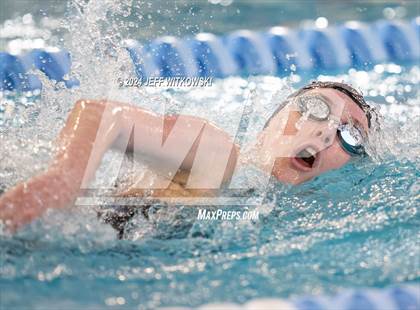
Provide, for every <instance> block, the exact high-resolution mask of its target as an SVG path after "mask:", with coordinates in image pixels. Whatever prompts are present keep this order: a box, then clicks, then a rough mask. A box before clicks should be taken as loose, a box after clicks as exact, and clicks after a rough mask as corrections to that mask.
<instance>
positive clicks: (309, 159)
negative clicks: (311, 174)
mask: <svg viewBox="0 0 420 310" xmlns="http://www.w3.org/2000/svg"><path fill="white" fill-rule="evenodd" d="M317 154H318V152H317V150H315V149H314V148H313V147H310V146H309V147H306V148H304V149H302V150H301V151H300V152H298V153H297V154H296V156H295V157H293V158H292V163H293V164H294V166H295V167H296V168H298V169H299V170H303V171H309V170H311V169H312V168H314V167H315V164H316V162H317Z"/></svg>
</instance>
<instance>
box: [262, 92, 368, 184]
mask: <svg viewBox="0 0 420 310" xmlns="http://www.w3.org/2000/svg"><path fill="white" fill-rule="evenodd" d="M299 96H306V97H307V98H308V96H309V97H310V96H315V97H318V98H322V100H323V101H324V102H326V103H327V104H328V106H329V109H330V117H329V119H328V120H323V121H316V120H313V119H311V118H308V117H305V116H302V113H301V111H300V110H299V109H298V107H297V104H293V103H292V104H287V105H286V106H285V107H284V108H283V109H282V110H280V111H279V112H278V113H277V115H275V116H274V117H273V118H272V119H271V121H270V122H269V124H268V126H267V127H266V128H265V130H264V131H263V133H262V136H261V140H260V144H259V147H260V149H261V152H260V154H261V160H262V162H263V163H264V161H265V162H270V161H271V162H272V160H273V158H275V162H274V167H273V169H272V174H273V175H274V176H276V177H277V178H278V179H279V180H280V181H282V182H286V183H292V184H299V183H302V182H305V181H307V180H310V179H312V178H314V177H316V176H318V175H320V174H322V173H324V172H327V171H329V170H333V169H338V168H340V167H342V166H343V165H345V164H346V163H347V162H348V161H349V160H350V158H351V156H350V155H349V154H348V153H347V152H346V151H345V150H344V149H343V147H342V146H341V144H340V142H339V138H338V136H337V126H338V125H339V124H347V123H350V124H353V125H356V126H358V127H359V128H360V129H362V130H363V131H364V132H366V133H367V132H368V121H367V118H366V115H365V113H364V112H363V111H362V109H361V108H360V107H359V106H358V105H357V104H356V103H355V102H354V101H353V100H352V99H351V98H350V97H348V96H347V95H345V94H343V93H342V92H340V91H338V90H335V89H331V88H318V89H313V90H309V91H307V92H305V93H304V94H301V95H299Z"/></svg>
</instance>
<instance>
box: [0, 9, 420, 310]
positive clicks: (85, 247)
mask: <svg viewBox="0 0 420 310" xmlns="http://www.w3.org/2000/svg"><path fill="white" fill-rule="evenodd" d="M98 10H99V11H98ZM100 13H101V11H100V8H99V7H96V8H95V10H92V11H90V12H87V13H86V14H87V18H86V19H84V20H83V19H82V20H81V19H75V21H74V22H73V23H72V22H71V21H70V22H69V23H68V25H67V26H66V27H68V29H69V30H70V33H74V36H73V37H72V40H71V42H70V43H69V46H68V48H69V49H70V50H72V51H73V57H74V58H73V66H74V69H73V70H74V71H73V72H72V75H73V76H75V77H77V78H78V79H79V80H80V81H81V86H80V87H78V88H74V89H66V88H65V87H63V85H61V84H60V83H58V84H56V83H54V82H52V81H49V80H48V79H46V78H45V77H43V76H42V75H40V74H39V77H40V79H41V80H42V82H43V86H44V87H43V89H42V91H41V92H40V93H34V92H31V93H21V94H16V93H10V92H3V93H0V95H1V98H0V99H1V102H0V139H1V141H2V143H1V144H0V186H1V188H0V191H5V190H7V189H8V188H10V187H11V186H13V185H14V184H16V183H17V182H19V181H22V180H25V179H26V178H28V177H30V176H31V175H34V174H35V173H37V172H40V171H42V170H43V169H45V168H46V167H47V165H48V161H49V160H50V158H51V156H52V153H53V144H52V143H51V141H52V140H53V139H54V138H55V137H56V135H57V133H58V132H59V130H60V128H61V127H62V126H63V124H64V121H65V119H66V116H67V114H68V111H69V110H70V109H71V107H72V105H73V104H74V102H75V100H77V99H79V98H86V97H87V98H97V97H98V96H100V97H102V98H103V97H107V98H109V99H114V100H120V101H125V102H131V103H133V104H135V105H138V106H142V107H146V108H149V109H152V110H155V111H160V112H161V111H162V108H163V107H164V105H166V108H167V110H169V111H175V112H176V111H180V110H182V111H183V112H185V113H191V114H194V115H198V116H203V117H206V118H207V119H209V120H210V121H212V122H215V123H216V124H217V125H219V126H220V127H222V128H223V129H224V130H226V131H227V132H229V133H231V134H234V128H233V126H232V124H233V123H234V122H233V120H234V118H235V117H236V116H237V114H238V111H241V108H242V107H243V104H244V102H250V103H251V106H252V107H253V109H254V110H255V111H256V112H257V113H255V114H253V119H252V122H251V124H252V127H251V131H250V133H249V135H250V136H249V137H247V138H248V139H251V138H252V135H253V134H256V133H257V132H258V128H260V127H261V126H262V124H264V121H265V120H266V118H267V117H268V116H269V115H270V112H271V111H273V110H274V109H275V108H276V106H277V104H278V103H279V102H280V101H281V100H282V99H284V98H285V97H286V96H287V95H288V94H290V93H291V92H292V91H293V90H294V89H296V88H298V87H299V86H300V85H302V84H303V83H305V82H308V80H307V78H306V77H304V76H303V75H300V73H299V72H296V73H294V74H292V75H291V76H289V77H284V78H279V77H270V76H259V77H249V78H242V77H231V78H226V79H223V80H216V81H215V83H214V85H213V86H212V87H208V88H200V89H178V90H165V89H129V88H127V89H119V88H118V87H117V85H116V82H115V81H116V77H119V76H130V75H131V76H133V74H134V73H133V68H132V66H131V61H130V59H129V58H128V55H127V54H126V53H125V52H123V51H122V50H121V51H120V50H118V49H115V52H116V53H115V54H112V56H110V57H109V58H107V59H106V60H107V61H106V62H105V61H104V60H103V58H101V57H103V56H104V54H101V52H103V51H105V50H106V49H107V48H109V44H105V45H103V43H104V42H109V40H111V41H112V40H114V39H115V40H117V39H118V40H119V39H120V37H119V35H115V36H111V37H108V38H107V39H106V40H105V39H104V37H103V36H97V37H95V36H94V35H95V34H102V33H103V32H102V30H100V29H97V28H95V27H94V26H93V24H95V23H92V22H91V18H92V17H93V16H102V18H104V16H106V15H100ZM89 14H91V15H89ZM98 18H99V17H98ZM101 20H103V19H101ZM82 22H85V23H86V24H85V25H87V26H86V27H85V28H84V32H82V31H80V30H77V29H78V28H77V27H79V26H78V25H79V24H80V23H82ZM110 29H111V30H112V29H114V28H112V27H111V28H110ZM83 33H85V35H84V34H83ZM92 38H96V39H97V41H95V42H94V43H96V45H95V44H87V43H88V42H90V40H92ZM93 46H95V53H94V52H93V50H92V49H93ZM98 51H99V52H98ZM105 54H106V53H105ZM104 63H105V64H106V65H104ZM316 77H317V78H318V79H320V80H335V81H344V82H347V83H351V84H352V85H353V86H355V87H356V88H358V89H360V90H361V91H362V92H363V93H364V94H365V95H366V96H367V99H368V101H369V102H371V103H372V104H374V105H376V106H377V107H378V108H379V109H380V111H381V114H382V115H383V119H382V120H381V122H380V123H381V130H380V131H379V132H378V133H376V134H374V135H373V136H372V138H371V141H370V142H369V148H368V153H369V155H370V156H369V158H364V159H359V160H355V161H353V162H351V163H349V164H348V165H346V166H345V167H343V168H342V169H340V170H337V171H333V172H330V173H327V174H325V175H323V176H320V177H318V178H316V179H315V180H313V181H311V182H308V183H305V184H303V185H299V186H295V187H291V186H284V185H280V184H277V183H275V182H274V183H272V187H271V190H270V192H269V194H268V195H267V197H266V199H265V200H264V202H263V203H262V204H261V206H259V210H261V213H260V218H259V220H253V221H197V220H196V212H195V211H194V207H191V206H184V207H178V208H175V209H170V210H168V209H165V208H162V209H159V210H157V211H156V212H154V213H153V214H150V219H149V220H145V219H144V218H136V219H135V220H134V221H133V223H132V224H133V225H132V227H131V230H130V233H129V234H127V236H126V237H125V239H123V240H118V238H117V235H116V233H115V231H114V230H113V229H112V228H111V227H110V226H109V225H107V224H104V223H102V222H101V221H99V220H98V218H97V213H96V210H95V209H94V208H89V207H82V206H75V207H73V208H69V209H68V210H60V211H57V210H56V211H52V210H50V211H48V212H47V213H46V214H45V216H43V218H41V219H40V220H38V221H35V222H34V223H32V224H31V225H28V226H27V227H25V228H24V229H23V230H21V231H19V232H18V233H17V234H16V235H13V236H11V235H9V234H8V233H7V232H5V231H1V232H0V249H1V256H0V305H1V308H2V309H3V308H4V309H12V308H15V309H16V308H31V309H45V308H52V309H97V308H104V307H106V306H107V307H114V308H124V307H125V308H138V309H154V308H156V307H160V306H173V305H180V306H197V305H201V304H204V303H209V302H218V301H225V302H226V301H232V302H235V303H243V302H245V301H248V300H250V299H252V298H256V297H284V298H289V297H294V296H301V295H303V294H321V293H332V292H336V291H339V290H341V289H344V288H355V287H356V288H358V287H378V288H380V287H385V286H388V285H393V284H399V283H419V278H420V273H419V270H420V268H419V267H420V262H419V254H420V253H419V243H418V240H419V237H420V235H419V230H418V227H419V225H420V217H419V215H418V210H419V209H418V206H419V205H420V183H419V182H418V180H419V176H420V169H419V168H420V158H419V154H420V142H419V137H418V128H419V125H420V123H419V122H420V105H419V88H418V85H419V84H420V67H419V66H418V65H406V66H401V65H398V64H391V63H386V64H379V65H376V66H374V67H372V68H371V69H370V70H369V71H356V70H354V69H351V70H349V71H347V72H342V73H337V74H334V75H332V76H329V75H326V74H325V73H322V74H317V75H316ZM99 94H100V95H99ZM221 115H222V116H223V117H220V116H221ZM111 155H112V152H110V153H109V154H107V156H106V157H105V159H104V162H103V164H102V166H101V168H100V169H99V171H98V174H97V177H96V180H95V182H98V183H99V184H101V182H103V179H104V178H105V176H106V173H107V164H108V163H109V160H110V159H109V158H110V157H111ZM139 169H141V165H140V164H139ZM125 177H126V178H127V179H130V177H132V175H126V176H125Z"/></svg>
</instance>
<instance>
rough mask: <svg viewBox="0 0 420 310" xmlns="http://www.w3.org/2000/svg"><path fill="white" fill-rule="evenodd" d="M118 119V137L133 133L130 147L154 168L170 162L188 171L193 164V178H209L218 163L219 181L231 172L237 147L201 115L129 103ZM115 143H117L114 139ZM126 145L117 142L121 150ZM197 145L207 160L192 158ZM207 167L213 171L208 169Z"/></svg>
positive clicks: (225, 179)
mask: <svg viewBox="0 0 420 310" xmlns="http://www.w3.org/2000/svg"><path fill="white" fill-rule="evenodd" d="M121 118H122V120H123V121H122V127H121V134H120V138H121V137H124V138H123V139H120V140H121V141H127V140H128V137H130V136H131V135H133V136H131V137H132V138H133V139H132V140H131V142H130V146H131V147H132V148H133V149H134V151H135V152H136V153H140V154H141V157H142V158H143V159H146V160H147V161H148V162H149V163H150V164H151V166H152V167H153V168H155V169H157V171H159V170H160V171H161V172H164V171H165V167H167V165H172V164H173V165H174V166H177V165H180V166H179V170H181V171H184V172H187V173H189V172H190V171H191V169H192V168H193V164H194V165H195V166H194V170H193V172H194V173H195V177H198V178H200V177H205V178H207V179H209V178H210V177H211V176H212V175H213V174H212V172H213V171H214V167H215V166H220V167H222V169H225V168H226V170H225V172H226V173H225V175H224V177H223V181H227V180H228V179H229V178H230V175H231V174H232V173H233V170H234V167H235V164H236V158H237V155H238V149H239V148H238V146H237V145H235V144H234V143H233V140H232V137H231V136H230V135H229V134H227V133H226V132H225V131H223V130H222V129H220V128H218V127H217V126H215V125H214V124H212V123H210V122H209V121H207V120H205V119H203V118H200V117H196V116H191V115H167V116H162V115H158V114H155V113H153V112H151V111H147V110H143V109H141V108H137V107H133V106H126V107H125V108H124V109H123V110H122V114H121ZM133 125H134V126H133ZM115 144H116V145H118V142H117V143H115ZM126 146H127V145H124V144H123V145H119V147H122V149H124V148H125V147H126ZM199 148H200V152H201V154H205V156H206V157H207V158H208V161H206V162H203V161H197V160H196V155H197V150H198V149H199ZM226 155H227V156H228V162H226V160H227V158H226ZM177 167H178V166H177ZM211 167H213V168H211ZM211 169H213V171H209V170H211ZM167 177H170V176H167Z"/></svg>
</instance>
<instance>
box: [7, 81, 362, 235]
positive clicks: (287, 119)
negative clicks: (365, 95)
mask: <svg viewBox="0 0 420 310" xmlns="http://www.w3.org/2000/svg"><path fill="white" fill-rule="evenodd" d="M310 93H316V94H318V95H322V96H324V97H325V98H327V99H328V101H329V104H330V105H331V106H332V110H333V111H334V112H337V113H336V114H337V117H338V118H340V120H341V122H342V123H347V122H349V121H350V122H353V123H358V124H359V125H360V126H361V127H362V128H364V129H365V130H366V132H367V131H368V125H367V119H366V116H365V114H364V112H363V111H362V110H361V109H360V108H359V107H358V106H357V105H356V104H355V103H354V102H353V101H352V100H351V99H350V98H349V97H347V96H346V95H344V94H342V93H341V92H339V91H337V90H334V89H317V90H311V91H309V92H307V93H305V94H310ZM338 107H339V108H338ZM335 110H336V111H335ZM300 119H301V115H300V113H298V112H297V111H288V112H287V113H282V111H280V112H279V113H278V115H276V116H275V117H273V119H272V120H271V121H270V123H269V125H268V126H267V128H265V129H264V131H262V132H261V133H260V135H259V137H258V140H257V141H256V143H255V145H254V146H253V147H251V148H250V149H248V150H243V152H242V153H243V154H245V155H246V156H244V158H247V160H245V161H244V160H241V161H240V163H239V164H252V165H255V166H257V167H259V168H261V169H262V170H265V171H266V172H267V173H271V174H273V175H274V176H275V177H276V178H277V179H278V180H279V181H281V182H284V183H292V184H299V183H302V182H305V181H307V180H310V179H311V178H313V177H315V176H318V175H320V174H322V173H324V172H326V171H329V170H332V169H338V168H340V167H341V166H343V165H344V164H346V163H347V162H348V161H349V160H350V156H349V155H348V154H347V153H346V152H345V151H344V150H343V149H342V147H341V145H340V144H339V142H338V139H337V135H336V129H335V128H332V129H331V128H329V127H326V125H325V124H320V123H319V122H313V121H307V122H306V121H305V122H306V123H304V127H301V128H304V130H303V129H302V130H298V128H296V127H297V126H296V124H297V123H298V122H299V120H300ZM162 121H163V126H162ZM133 123H134V124H136V126H135V127H134V131H135V132H134V134H135V136H138V137H142V143H141V145H140V147H139V146H138V145H137V146H136V143H134V144H133V145H131V147H132V148H134V152H137V153H140V154H141V156H142V158H144V160H145V161H146V162H147V164H148V166H149V167H150V171H147V172H146V173H145V174H144V176H143V178H142V179H139V180H138V181H137V182H136V184H133V186H132V187H130V188H128V189H127V190H126V191H124V192H122V193H119V195H122V196H141V195H145V192H144V190H143V191H138V190H137V189H138V188H139V187H141V188H144V186H139V184H152V183H158V184H160V183H162V182H163V181H165V182H166V183H165V184H168V185H167V186H165V188H164V189H163V190H153V191H150V192H148V193H147V195H151V196H153V195H156V196H167V197H168V200H170V198H171V197H191V196H192V197H194V196H200V195H202V194H203V192H202V191H196V190H194V189H191V188H189V187H188V186H186V185H187V182H188V180H189V179H194V180H198V181H199V180H206V182H210V183H211V184H220V186H223V185H224V184H227V183H228V182H229V180H230V178H231V176H232V174H233V172H234V170H235V167H236V165H237V163H238V158H240V157H239V155H240V150H239V148H238V147H237V146H236V145H235V144H234V143H233V140H232V138H231V137H230V136H229V135H228V134H227V133H225V132H224V131H222V130H221V129H220V128H218V127H216V126H215V125H213V124H211V123H209V122H208V121H206V120H204V119H201V118H197V117H193V116H165V117H162V116H159V115H156V114H154V113H152V112H150V111H146V110H143V109H140V108H137V107H134V106H130V105H126V104H123V103H118V102H110V101H106V100H80V101H78V102H77V103H76V104H75V106H74V108H73V110H72V111H71V113H70V115H69V117H68V119H67V122H66V125H65V127H64V128H63V129H62V131H61V132H60V135H59V137H58V138H57V141H56V145H57V152H56V155H55V157H54V159H53V161H52V162H51V164H50V166H49V168H48V169H47V170H46V171H45V172H43V173H41V174H39V175H37V176H34V177H33V178H31V179H29V180H28V181H26V182H22V183H19V184H17V185H16V186H15V187H13V188H12V189H10V190H9V191H8V192H6V193H5V194H4V195H2V196H1V197H0V219H1V220H3V221H4V223H5V224H6V226H7V227H8V228H9V229H10V230H12V231H14V230H16V229H17V228H18V227H20V226H22V225H23V224H25V223H29V222H31V221H32V220H33V219H36V218H37V217H39V216H40V215H41V214H42V213H43V212H44V211H45V210H46V209H48V208H63V207H66V206H69V205H72V204H73V203H74V201H75V199H76V198H77V197H78V195H79V194H80V188H81V185H82V183H88V182H89V181H90V180H91V179H92V178H93V176H94V174H95V171H96V169H97V168H98V167H99V165H100V163H101V160H102V157H103V155H104V153H105V152H106V151H107V150H108V149H110V148H112V147H115V148H124V147H125V146H126V145H124V144H122V145H119V141H121V140H123V141H125V140H127V139H128V137H130V136H131V134H132V133H133V127H131V126H130V124H133ZM175 124H176V126H177V127H176V130H177V132H178V136H177V137H175V138H174V139H175V140H174V141H172V142H173V143H174V145H182V143H183V141H182V140H183V139H184V138H185V139H186V137H193V138H194V137H195V136H194V135H192V136H191V134H190V132H191V131H193V130H195V131H196V132H199V135H198V138H194V140H191V143H192V144H191V145H192V147H191V148H189V150H188V152H187V153H185V154H186V156H184V157H183V161H182V164H181V165H180V166H179V169H178V170H177V172H176V173H175V174H168V173H167V169H166V170H165V167H164V165H165V164H164V163H165V162H173V161H176V160H177V158H179V156H181V155H182V156H183V154H181V153H180V152H181V151H180V150H178V149H179V148H178V147H174V148H171V149H170V151H168V150H166V151H165V152H161V151H159V150H158V149H157V148H156V146H155V145H156V143H155V141H162V138H163V141H165V140H166V139H167V138H168V136H169V134H170V132H171V130H172V129H173V128H174V126H175ZM279 124H284V126H280V127H281V128H279ZM100 126H101V127H100ZM298 127H299V126H298ZM104 128H105V129H104ZM319 128H324V132H323V134H322V135H320V134H319ZM103 129H104V130H103ZM328 135H329V138H330V141H329V143H328V146H326V144H325V141H324V140H325V137H326V136H328ZM98 137H99V140H100V141H101V143H100V144H97V143H96V144H95V140H97V139H98ZM321 137H322V139H323V142H324V145H320V141H321ZM177 139H178V140H177ZM285 141H286V142H285ZM200 143H201V146H200ZM308 145H309V146H311V147H313V148H316V149H317V151H318V152H317V153H316V156H315V157H316V160H315V162H314V165H313V166H312V167H308V166H305V165H304V164H302V162H301V161H299V160H297V159H296V158H295V155H296V152H297V151H298V149H299V148H302V147H303V146H305V147H306V146H308ZM199 147H201V148H202V149H201V151H202V152H203V153H204V154H208V156H209V157H210V158H211V160H212V165H209V164H208V163H207V164H204V163H205V162H203V164H201V165H200V164H198V165H197V164H194V161H196V163H197V160H196V158H195V157H196V155H197V149H198V148H199ZM93 148H95V152H92V150H93ZM279 149H281V150H282V151H281V152H280V153H281V154H282V156H278V154H279ZM122 150H123V149H122ZM226 150H228V153H226ZM92 154H93V155H92ZM223 154H225V155H223ZM226 154H227V155H228V157H226ZM88 163H89V164H88ZM219 166H220V167H222V172H223V175H222V178H220V175H218V176H214V175H213V174H212V171H215V170H217V169H215V167H219ZM193 167H194V168H193ZM212 178H214V182H213V183H212ZM219 179H221V183H217V182H219V181H218V180H219ZM162 184H163V183H162ZM213 189H214V188H213Z"/></svg>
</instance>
